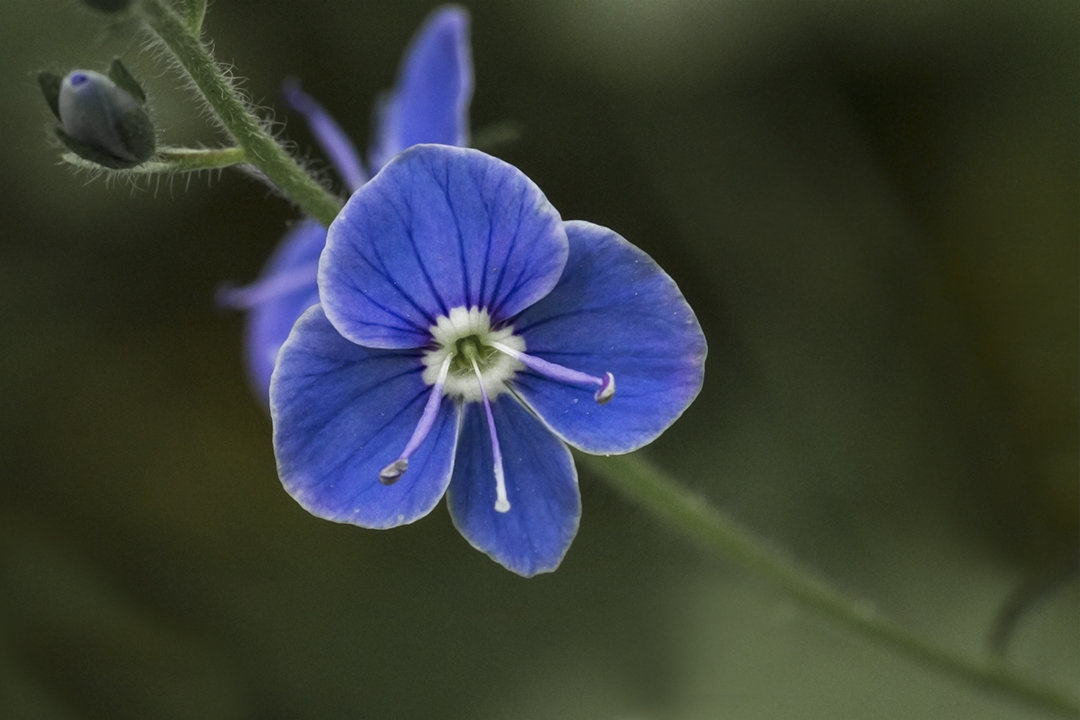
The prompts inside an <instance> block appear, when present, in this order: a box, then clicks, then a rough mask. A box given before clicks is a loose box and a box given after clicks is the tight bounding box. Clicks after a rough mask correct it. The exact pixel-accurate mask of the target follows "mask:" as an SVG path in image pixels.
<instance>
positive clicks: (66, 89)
mask: <svg viewBox="0 0 1080 720" xmlns="http://www.w3.org/2000/svg"><path fill="white" fill-rule="evenodd" d="M38 82H39V83H40V85H41V89H42V92H43V93H44V95H45V100H46V101H47V102H48V103H49V107H50V108H51V109H52V111H53V113H54V114H55V115H56V117H57V118H58V119H59V120H60V127H59V128H57V129H56V134H57V136H59V138H60V140H61V141H63V143H64V145H66V146H67V148H68V149H69V150H71V151H72V152H73V153H75V154H76V155H79V156H80V157H82V158H84V159H86V160H90V161H91V162H95V163H97V164H99V165H104V166H105V167H109V168H130V167H134V166H135V165H138V164H139V163H141V162H143V161H145V160H147V159H149V158H150V157H151V156H152V155H153V154H154V149H155V140H154V125H153V122H152V121H151V120H150V115H149V113H148V112H147V109H146V105H145V99H146V98H145V95H144V94H143V91H142V88H140V87H139V85H138V83H137V82H135V79H134V78H133V77H132V76H131V74H130V73H129V72H128V71H127V69H126V68H124V66H123V65H122V64H121V63H120V61H118V60H114V61H113V65H112V67H111V68H110V69H109V75H103V74H101V73H99V72H94V71H93V70H73V71H71V72H70V73H68V74H67V75H66V76H65V77H64V78H62V79H61V78H60V77H59V76H57V75H54V74H52V73H41V74H40V75H39V76H38Z"/></svg>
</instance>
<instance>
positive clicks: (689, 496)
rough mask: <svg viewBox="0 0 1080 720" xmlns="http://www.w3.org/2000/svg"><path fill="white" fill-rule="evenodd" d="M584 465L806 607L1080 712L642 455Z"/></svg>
mask: <svg viewBox="0 0 1080 720" xmlns="http://www.w3.org/2000/svg"><path fill="white" fill-rule="evenodd" d="M578 462H579V464H580V465H582V466H583V467H586V468H588V469H589V471H591V472H592V473H594V474H596V475H598V476H600V477H602V478H604V480H606V481H607V482H608V483H610V484H611V485H612V486H613V487H614V488H615V489H616V490H618V491H619V492H621V493H622V494H623V495H625V496H626V497H628V498H629V499H630V500H632V501H634V502H635V503H637V504H638V505H640V506H641V507H643V508H644V509H645V510H647V511H648V512H649V513H651V514H652V515H653V516H654V517H656V518H657V519H659V520H661V521H662V522H664V523H665V524H667V525H669V526H671V527H672V528H675V529H676V530H678V531H680V532H682V533H683V534H684V535H687V536H688V537H689V538H691V539H692V540H694V541H695V542H697V543H698V544H699V545H701V546H702V547H704V548H705V549H706V550H709V551H711V552H712V553H714V554H716V555H718V556H720V557H723V558H725V559H727V560H731V561H734V562H736V563H738V564H739V565H741V566H743V567H744V568H745V569H747V570H749V571H750V572H751V573H753V574H755V575H757V576H759V577H761V578H764V579H765V580H767V581H768V582H770V583H771V584H772V585H774V586H775V587H777V588H779V589H780V590H781V591H783V592H784V593H785V594H786V595H788V596H790V597H792V598H793V599H795V600H796V601H798V602H799V603H800V604H802V605H803V606H805V607H807V608H810V609H812V610H814V611H816V612H818V613H821V614H822V615H825V616H827V617H829V618H832V619H833V620H835V621H837V622H839V623H840V624H842V625H845V626H847V627H849V628H851V629H852V630H855V631H856V632H857V633H859V634H860V635H862V636H864V637H866V638H867V639H869V640H871V641H873V642H876V643H878V644H880V645H883V646H888V647H890V648H892V649H893V650H894V651H896V652H898V653H901V654H903V655H906V656H907V657H909V658H911V659H913V660H916V661H917V662H919V663H921V664H922V665H924V666H926V667H928V668H931V669H933V670H936V671H938V672H941V673H944V674H947V675H950V676H952V677H954V678H957V679H960V680H964V681H966V682H968V683H970V684H972V685H974V686H975V687H977V688H979V689H982V690H987V691H990V692H993V693H996V694H998V695H1001V696H1003V697H1008V698H1011V699H1013V700H1016V701H1018V702H1023V703H1025V704H1027V705H1029V706H1032V707H1036V708H1039V709H1041V710H1044V711H1047V712H1051V713H1054V714H1057V715H1062V716H1067V717H1080V700H1078V699H1077V698H1075V697H1072V696H1071V695H1069V694H1067V693H1065V692H1063V691H1062V690H1059V689H1057V688H1054V687H1048V686H1046V685H1044V684H1042V683H1039V682H1037V681H1035V680H1032V679H1031V678H1028V677H1024V676H1021V675H1018V674H1017V673H1016V672H1014V671H1013V670H1011V669H1010V668H1007V667H1005V666H1004V665H1003V664H1001V663H1000V662H996V661H980V660H977V659H974V658H971V657H967V656H965V655H963V654H961V653H957V652H954V651H952V650H949V649H947V648H944V647H941V646H939V645H936V644H934V643H933V642H930V641H928V640H926V639H925V638H922V637H919V636H918V635H916V634H913V633H911V632H909V631H908V630H907V629H905V628H904V627H902V626H900V625H898V624H897V623H895V622H894V621H892V620H890V619H889V618H887V617H885V616H884V615H882V614H881V613H880V612H879V611H878V610H876V609H875V608H874V607H873V606H871V605H870V604H868V603H866V602H863V601H860V600H857V599H854V598H850V597H847V596H845V595H843V594H842V593H840V592H838V591H836V590H834V589H833V588H832V587H831V586H830V585H829V584H827V583H826V582H824V581H823V580H821V579H820V578H818V577H817V576H815V575H813V574H812V573H810V572H809V571H807V570H806V569H804V568H802V567H800V566H799V565H797V564H796V563H795V562H793V561H792V560H790V559H789V558H788V557H786V556H785V555H783V554H782V553H780V552H779V551H778V550H777V549H776V548H774V547H771V546H770V545H768V544H767V543H766V542H764V541H762V540H761V539H759V538H757V537H755V536H754V535H753V534H752V533H750V532H749V531H748V530H746V529H745V528H743V527H742V526H741V525H739V524H738V523H737V522H736V521H735V520H734V519H732V518H730V517H728V516H727V515H725V514H724V513H722V512H720V511H718V510H716V509H715V508H713V507H710V506H709V504H708V503H706V502H705V501H704V500H703V499H702V498H700V497H698V496H696V495H694V494H693V493H691V492H690V491H688V490H687V489H686V488H683V487H682V486H680V485H679V484H678V483H676V482H675V481H674V480H672V479H671V478H669V477H667V476H666V475H665V474H664V473H663V472H662V471H660V470H659V469H657V468H655V467H653V466H652V465H651V464H650V463H648V462H647V461H646V460H644V459H643V458H641V457H638V456H630V455H622V456H613V457H605V458H601V457H595V456H588V455H579V456H578Z"/></svg>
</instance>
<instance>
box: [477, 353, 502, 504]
mask: <svg viewBox="0 0 1080 720" xmlns="http://www.w3.org/2000/svg"><path fill="white" fill-rule="evenodd" d="M470 359H471V360H472V366H473V371H475V372H476V382H478V383H480V395H481V397H482V398H483V399H484V412H485V413H487V423H488V432H490V433H491V457H492V459H493V461H494V464H495V512H501V513H504V512H509V511H510V500H509V499H508V498H507V497H506V475H505V474H504V473H503V461H502V451H501V450H500V449H499V436H498V435H497V434H496V433H495V416H494V415H492V414H491V401H490V400H488V394H487V390H485V389H484V378H483V377H482V376H481V374H480V366H479V365H477V364H476V358H475V357H471V358H470Z"/></svg>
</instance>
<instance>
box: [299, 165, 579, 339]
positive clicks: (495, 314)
mask: <svg viewBox="0 0 1080 720" xmlns="http://www.w3.org/2000/svg"><path fill="white" fill-rule="evenodd" d="M566 254H567V241H566V232H565V230H563V225H562V222H561V220H560V218H559V214H558V212H557V211H556V210H555V208H553V207H552V206H551V204H550V203H549V202H548V201H547V198H545V197H544V194H543V193H542V192H540V189H539V188H538V187H536V185H535V184H533V182H532V181H531V180H529V178H527V177H526V176H525V175H524V174H523V173H522V172H521V171H520V170H518V169H517V168H515V167H513V166H512V165H508V164H506V163H504V162H502V161H501V160H497V159H495V158H493V157H491V156H490V155H485V154H484V153H482V152H479V151H478V150H469V149H467V148H453V147H447V146H445V145H417V146H415V147H413V148H412V149H410V150H406V151H405V152H404V153H402V154H401V155H399V156H397V157H396V158H395V159H394V160H393V161H392V162H391V163H390V164H389V165H387V166H386V167H385V168H383V169H382V171H381V172H380V173H379V174H378V175H376V176H375V177H374V178H373V179H372V180H371V182H369V183H368V184H367V185H365V186H364V187H362V188H360V190H358V191H357V192H356V193H355V194H353V196H352V197H351V198H349V201H348V202H347V203H346V204H345V207H344V209H343V210H342V211H341V212H340V213H339V214H338V216H337V218H336V219H335V220H334V222H333V224H331V226H330V232H329V236H328V239H327V243H326V250H325V252H323V255H322V259H321V260H320V263H319V292H320V297H321V298H322V304H323V308H324V309H325V310H326V316H327V317H328V318H329V319H330V322H332V323H333V324H334V327H336V328H337V329H338V332H340V333H341V334H342V335H344V336H345V337H347V338H349V339H350V340H352V341H353V342H356V343H359V344H361V345H366V346H368V347H380V348H409V347H421V346H423V345H425V344H427V343H428V342H429V341H430V339H431V336H430V332H429V330H428V328H429V327H431V326H432V325H434V324H435V322H436V319H437V318H438V317H439V316H446V315H449V312H450V309H451V308H455V307H473V306H479V307H482V308H486V309H487V310H488V312H489V314H490V315H491V317H492V319H493V321H494V322H495V323H498V322H499V321H501V320H504V319H506V318H509V317H511V316H513V315H514V314H516V313H518V312H520V311H521V310H523V309H525V308H526V307H528V306H529V305H532V304H533V303H534V302H536V301H537V300H539V299H540V298H542V297H544V296H545V295H547V294H548V292H550V291H551V288H553V287H554V286H555V283H556V282H558V279H559V276H560V275H561V274H562V269H563V266H564V265H565V264H566Z"/></svg>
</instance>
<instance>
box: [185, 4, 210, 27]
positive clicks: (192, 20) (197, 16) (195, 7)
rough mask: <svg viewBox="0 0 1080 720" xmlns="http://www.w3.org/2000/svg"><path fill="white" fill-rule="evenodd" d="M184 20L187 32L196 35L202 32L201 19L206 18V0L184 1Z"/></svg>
mask: <svg viewBox="0 0 1080 720" xmlns="http://www.w3.org/2000/svg"><path fill="white" fill-rule="evenodd" d="M184 4H185V8H184V20H185V22H186V23H187V26H188V30H190V31H191V32H193V33H194V34H196V35H198V34H199V33H201V32H202V24H203V19H204V18H205V17H206V0H186V2H185V3H184Z"/></svg>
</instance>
